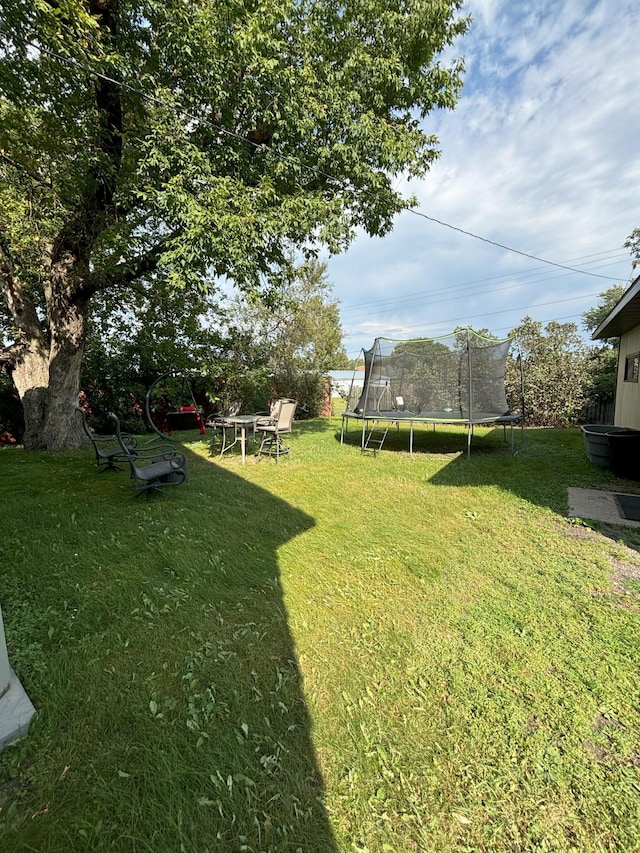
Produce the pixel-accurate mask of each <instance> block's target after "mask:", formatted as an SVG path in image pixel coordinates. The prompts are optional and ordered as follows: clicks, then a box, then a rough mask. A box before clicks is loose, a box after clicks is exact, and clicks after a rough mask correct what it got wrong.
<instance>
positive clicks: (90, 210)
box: [0, 0, 467, 448]
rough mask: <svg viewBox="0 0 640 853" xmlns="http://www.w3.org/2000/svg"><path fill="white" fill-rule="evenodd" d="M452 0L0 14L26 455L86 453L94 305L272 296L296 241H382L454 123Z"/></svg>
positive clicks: (7, 358)
mask: <svg viewBox="0 0 640 853" xmlns="http://www.w3.org/2000/svg"><path fill="white" fill-rule="evenodd" d="M460 5H461V0H437V2H436V0H346V2H340V3H337V2H333V0H326V2H321V3H318V2H317V0H228V2H224V3H221V2H218V1H217V0H190V2H184V0H5V2H4V3H3V4H2V11H1V12H0V44H1V45H2V47H0V59H1V62H0V210H1V220H0V290H1V292H2V294H3V296H4V310H5V314H4V326H3V337H4V344H5V345H6V346H5V351H4V354H3V355H2V361H3V364H4V366H5V368H6V369H7V370H8V371H9V372H10V374H11V376H12V378H13V381H14V383H15V386H16V388H17V390H18V393H19V395H20V398H21V400H22V403H23V407H24V414H25V427H26V429H25V436H24V443H25V446H27V447H32V448H33V447H47V448H58V447H69V446H74V445H75V444H76V443H78V442H79V441H80V436H79V435H78V434H77V433H76V431H75V427H74V423H75V420H74V419H73V418H72V417H71V413H72V411H73V407H74V405H75V403H76V398H77V393H78V387H79V376H80V369H81V363H82V358H83V350H84V343H85V334H86V324H87V318H88V317H89V315H90V310H91V304H92V300H93V299H94V298H95V297H96V295H97V294H101V295H102V296H107V297H109V298H111V299H113V300H114V301H117V295H118V293H119V292H121V291H122V289H123V288H129V287H133V286H135V285H136V284H137V283H138V282H140V281H144V282H146V283H147V284H148V283H154V282H162V283H163V284H166V285H169V286H171V287H173V288H184V289H185V292H189V290H190V289H193V288H203V287H205V286H206V285H207V283H210V282H211V281H214V280H215V279H216V277H221V276H226V277H228V278H231V279H232V280H233V281H234V282H235V283H236V285H238V286H239V287H241V288H244V289H245V290H250V289H252V288H259V287H263V288H267V289H268V288H273V287H277V286H278V282H279V275H280V272H281V271H282V270H283V269H284V268H285V267H286V266H287V250H288V247H289V246H290V245H294V246H298V247H301V248H310V247H311V246H312V245H313V243H316V244H318V243H322V244H324V245H326V246H328V248H329V249H330V251H333V252H336V251H340V250H341V249H343V248H344V247H345V246H346V245H347V244H348V242H349V240H350V238H351V236H352V234H353V230H354V228H356V227H360V228H362V229H364V230H365V231H366V232H368V233H369V234H376V235H383V234H384V233H385V232H387V231H388V230H389V229H390V228H391V225H392V220H393V217H394V215H395V214H396V213H397V212H398V211H400V210H401V209H403V208H404V207H406V206H407V205H408V204H409V203H410V201H411V200H407V199H403V198H401V197H400V196H399V195H398V193H397V192H396V191H394V188H393V179H394V176H396V175H398V174H399V173H406V174H408V175H409V176H422V175H424V174H425V173H426V172H427V170H428V168H429V165H430V164H431V162H432V161H433V159H434V158H435V157H436V156H437V140H436V139H435V138H434V137H433V136H430V135H428V134H427V133H426V132H425V131H424V130H423V129H422V125H421V119H423V118H425V116H426V115H427V114H428V113H429V112H430V111H431V110H432V109H434V108H436V107H443V108H453V107H454V106H455V102H456V98H457V95H458V92H459V88H460V85H461V73H462V63H461V61H460V60H452V61H451V62H450V63H443V61H441V59H440V56H441V53H442V51H443V50H444V49H445V48H446V47H448V46H449V45H451V44H452V43H453V42H454V40H455V39H456V37H457V36H458V35H459V34H461V33H462V32H464V30H465V29H466V27H467V20H466V19H464V18H461V17H460V16H459V14H458V12H459V7H460Z"/></svg>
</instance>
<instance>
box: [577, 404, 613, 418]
mask: <svg viewBox="0 0 640 853" xmlns="http://www.w3.org/2000/svg"><path fill="white" fill-rule="evenodd" d="M614 412H615V400H598V401H597V402H596V403H588V404H587V405H586V406H584V407H583V409H582V412H581V413H580V422H581V423H583V424H612V423H613V417H614Z"/></svg>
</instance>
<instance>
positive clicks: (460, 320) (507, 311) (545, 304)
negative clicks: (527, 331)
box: [345, 293, 599, 338]
mask: <svg viewBox="0 0 640 853" xmlns="http://www.w3.org/2000/svg"><path fill="white" fill-rule="evenodd" d="M598 295H599V294H597V293H583V294H581V295H580V296H570V297H568V298H567V299H555V300H552V301H551V302H538V303H536V304H535V305H529V306H525V307H523V308H505V309H503V310H500V311H488V312H486V313H484V314H472V315H471V316H467V317H456V318H454V319H448V320H439V321H438V322H439V324H440V325H444V324H448V325H449V326H451V325H453V324H455V323H467V322H468V321H469V320H477V319H478V318H479V317H493V316H495V315H497V314H511V313H512V312H514V311H529V310H531V309H532V308H546V307H548V306H549V305H560V304H562V303H563V302H575V301H576V300H578V299H591V298H593V297H595V296H598ZM429 325H432V324H430V323H421V324H419V325H417V326H405V331H407V332H411V331H416V330H418V329H424V328H425V326H429ZM345 337H346V338H352V337H355V335H354V334H347V335H345Z"/></svg>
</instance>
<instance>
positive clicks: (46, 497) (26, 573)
mask: <svg viewBox="0 0 640 853" xmlns="http://www.w3.org/2000/svg"><path fill="white" fill-rule="evenodd" d="M187 453H188V455H189V465H190V483H189V485H188V486H186V487H184V486H183V487H179V488H175V489H173V488H172V489H168V490H167V491H166V493H164V494H163V495H162V496H159V497H158V499H152V500H150V501H147V500H145V499H144V498H142V499H140V498H134V497H133V495H132V493H131V486H130V483H129V480H128V477H127V474H126V473H125V472H121V473H115V474H105V475H101V476H100V477H98V476H97V475H96V473H95V470H94V471H92V470H91V469H90V463H89V461H88V460H89V456H88V455H87V456H86V457H85V456H83V455H82V454H75V455H73V454H68V455H65V456H64V459H63V456H61V455H57V456H56V455H54V456H46V455H44V454H42V455H33V456H28V455H26V454H24V453H23V454H21V455H20V457H19V459H20V464H19V465H11V463H10V461H9V460H8V457H7V456H6V455H4V456H3V457H2V458H0V468H2V469H3V474H4V476H3V477H1V478H0V495H2V494H3V493H4V499H5V500H8V501H11V500H12V495H14V496H17V495H18V494H20V493H24V490H27V491H28V493H29V498H28V506H29V507H30V508H31V512H30V516H29V517H27V516H25V513H21V512H18V513H16V514H15V515H14V516H13V517H12V518H11V519H9V520H8V524H7V526H6V529H5V532H4V538H3V545H2V548H1V549H0V555H1V556H2V566H3V567H4V568H3V570H2V574H0V595H1V596H2V604H3V612H4V616H5V627H6V633H7V641H8V644H9V653H10V657H11V660H12V664H13V666H14V669H16V671H17V672H19V674H20V677H21V679H22V681H23V683H24V685H25V687H26V689H27V691H28V693H29V695H30V697H31V699H32V701H33V702H34V704H35V705H36V708H37V709H39V718H38V719H37V720H36V722H35V723H34V725H33V726H32V731H31V733H30V735H29V736H28V737H27V738H26V739H25V740H23V741H21V742H19V743H18V744H15V745H13V746H11V747H10V748H9V749H7V750H6V751H5V752H4V753H3V754H2V755H0V849H2V850H12V851H22V850H25V851H26V850H29V851H43V853H44V851H46V853H54V851H63V850H64V851H67V850H71V849H72V850H74V851H84V850H87V851H89V850H91V851H95V850H107V849H109V850H111V849H113V850H118V851H119V853H126V851H155V853H163V852H164V851H167V853H169V851H171V853H173V852H174V851H176V853H177V851H185V853H206V851H221V853H222V851H224V853H226V852H227V851H234V850H237V851H273V853H276V852H277V851H296V850H299V849H300V850H304V851H305V852H306V853H314V851H317V853H332V851H335V850H336V844H335V841H334V837H333V833H332V829H331V826H330V823H329V820H328V816H327V814H326V811H325V808H324V804H323V781H322V777H321V773H320V770H319V767H318V763H317V760H316V757H315V752H314V746H313V742H312V738H311V721H310V717H309V714H308V711H307V707H306V704H305V699H304V695H303V685H302V681H301V674H300V671H299V668H298V664H297V660H296V650H295V645H294V641H293V638H292V636H291V633H290V631H289V627H288V623H287V611H286V605H285V603H284V600H283V590H282V586H281V583H280V577H279V567H278V549H279V548H280V547H281V546H282V545H283V544H284V543H286V542H287V541H289V540H290V539H291V538H293V537H295V536H298V535H301V534H303V533H304V532H305V531H306V530H309V529H310V528H311V527H312V526H313V520H312V519H311V518H310V517H309V516H307V515H306V514H304V513H303V512H301V511H299V510H297V509H295V508H294V507H292V506H290V505H288V504H287V503H285V502H283V501H282V500H280V499H278V498H276V497H274V496H273V495H272V494H269V493H268V492H266V491H264V490H263V489H260V488H258V487H256V486H255V485H252V484H251V483H248V482H246V481H245V480H243V479H242V478H240V477H238V476H236V475H234V474H233V473H231V472H230V471H228V470H225V469H224V468H223V467H222V466H219V465H216V464H215V463H213V462H211V461H208V460H206V459H203V458H201V457H198V456H195V455H194V454H193V453H191V452H189V450H188V448H187ZM16 458H18V457H16ZM61 460H63V461H64V464H63V466H62V467H61ZM2 463H4V464H2ZM61 470H62V474H61ZM54 477H55V481H56V489H55V490H51V489H50V488H49V486H48V484H49V483H50V482H51V481H52V479H53V478H54ZM28 515H29V514H28ZM9 566H11V573H10V574H9V573H8V572H7V568H8V567H9Z"/></svg>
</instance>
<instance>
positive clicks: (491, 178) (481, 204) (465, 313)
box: [329, 0, 640, 351]
mask: <svg viewBox="0 0 640 853" xmlns="http://www.w3.org/2000/svg"><path fill="white" fill-rule="evenodd" d="M468 11H470V12H471V14H472V15H473V18H474V23H473V24H472V27H471V30H470V32H469V34H468V35H467V36H466V37H465V40H464V43H463V44H462V45H460V49H461V50H462V52H464V53H465V54H466V56H467V68H468V73H467V84H466V86H465V90H464V91H463V95H462V98H461V100H460V103H459V105H458V107H457V108H456V110H455V111H453V112H450V113H439V114H437V115H431V116H429V117H428V118H427V120H426V122H425V126H426V128H427V130H428V131H429V132H435V133H436V134H437V135H438V137H439V139H440V142H441V148H442V157H441V159H440V160H439V161H438V162H437V163H436V164H435V165H434V167H433V169H432V171H431V173H430V175H429V176H428V177H427V178H426V179H425V180H424V181H422V182H419V183H416V182H413V183H412V184H410V185H407V187H406V189H407V192H412V193H415V194H416V195H417V197H418V198H419V200H420V207H419V210H420V211H422V212H424V213H425V214H427V215H428V216H430V217H434V218H436V219H439V220H442V221H443V222H447V223H449V224H451V225H453V226H456V227H458V228H461V229H464V230H466V231H471V232H474V233H476V234H478V235H481V236H483V237H486V238H488V239H490V240H493V241H495V242H498V243H502V244H505V245H508V246H512V247H515V248H517V249H520V250H522V251H523V252H527V253H530V254H532V255H536V256H538V257H543V258H548V259H550V260H554V261H557V262H561V263H566V262H568V261H570V263H568V265H569V266H582V265H583V264H584V263H586V262H585V261H580V260H578V259H580V258H584V257H585V256H587V255H595V254H596V253H605V252H606V253H608V254H602V255H601V256H600V261H599V263H596V261H597V260H598V259H594V260H593V263H592V268H593V269H594V271H596V272H598V273H599V274H601V275H610V276H612V277H614V278H615V279H617V280H618V281H625V280H626V279H627V278H628V276H629V273H630V271H631V263H630V258H629V256H628V254H626V253H625V251H624V250H622V248H621V247H622V243H623V242H624V240H625V238H626V236H627V235H628V234H629V233H630V232H631V231H632V230H633V228H634V227H636V226H638V225H640V219H639V217H638V196H639V192H640V153H639V152H638V145H637V140H638V137H639V136H640V116H638V112H637V108H636V103H637V92H638V91H640V63H638V61H637V44H638V40H639V36H640V15H639V13H638V12H637V11H636V9H635V6H634V5H632V4H631V3H630V2H626V1H624V2H614V0H598V2H592V3H585V2H583V3H576V2H575V0H566V2H535V3H533V2H532V3H513V2H512V0H471V2H469V4H468ZM618 250H619V251H618ZM536 267H539V268H540V272H538V273H537V274H536V275H535V277H533V276H531V274H530V273H528V274H523V273H522V272H521V271H523V270H531V269H532V268H536ZM507 272H508V273H510V274H511V276H512V278H511V280H510V283H511V286H510V287H509V289H507V288H506V287H505V285H506V284H508V283H509V282H508V281H507V280H506V279H504V278H502V276H504V274H505V273H507ZM329 275H330V278H331V280H332V281H333V283H334V288H335V293H336V296H337V297H338V298H339V299H340V300H341V302H342V304H343V325H344V326H345V329H346V330H347V332H348V333H350V335H351V336H350V337H349V338H348V339H347V344H348V349H349V350H350V351H353V350H357V349H358V348H359V347H360V346H361V345H363V344H367V345H368V344H369V343H370V340H369V338H370V337H374V336H375V335H376V334H389V333H390V330H391V329H395V330H399V329H402V330H405V331H406V332H407V333H409V334H415V333H419V334H432V333H436V332H435V330H436V328H437V327H441V325H442V323H444V322H446V321H448V320H454V319H455V320H456V321H458V322H467V320H465V317H467V318H468V322H469V323H471V324H472V325H474V326H480V325H481V326H487V327H489V328H491V329H492V330H496V331H498V329H501V330H508V329H509V328H511V327H513V326H515V325H517V323H518V322H519V320H520V319H521V318H522V317H524V316H525V315H526V314H531V315H532V316H534V317H535V318H536V319H541V320H543V321H544V322H546V321H548V320H550V319H554V318H556V319H561V318H564V317H567V316H573V317H575V319H576V321H578V322H579V318H580V314H581V313H582V312H583V311H584V310H586V309H587V308H588V307H591V306H592V305H594V304H595V302H596V301H597V298H596V297H595V296H594V294H597V293H600V292H602V291H603V290H605V289H606V288H607V287H608V286H610V284H613V283H614V282H613V281H611V282H607V281H606V280H605V279H597V278H589V277H587V276H584V275H579V274H570V273H564V272H562V271H559V270H555V269H554V268H553V267H543V266H541V265H540V264H536V263H535V262H534V261H531V260H529V259H527V258H524V257H520V256H518V255H514V254H511V253H507V252H505V251H504V250H502V249H499V248H497V247H492V246H490V245H488V244H486V243H483V242H481V241H479V240H474V239H472V238H471V237H467V236H464V235H462V234H460V233H458V232H456V231H453V230H451V229H448V228H445V227H443V226H441V225H437V224H435V223H433V222H430V221H427V220H425V219H422V218H419V217H417V216H415V215H412V214H408V213H407V214H403V215H402V216H400V217H399V218H398V220H397V224H396V228H395V229H394V232H393V233H392V234H391V235H389V236H388V237H386V238H385V239H384V240H370V239H368V238H367V237H365V236H361V237H359V238H358V239H357V240H356V242H355V244H354V245H353V247H352V248H351V249H350V250H349V252H347V253H346V254H345V255H343V256H341V257H338V258H334V259H331V260H330V262H329ZM527 276H528V277H527ZM479 279H483V280H484V281H483V283H482V284H480V285H476V287H475V290H474V289H469V288H470V287H472V286H470V285H469V284H468V282H473V281H477V280H479ZM519 282H521V283H520V284H519ZM443 287H444V288H446V292H445V293H443V292H442V288H443ZM406 294H413V296H411V297H410V298H403V297H405V295H406ZM415 294H419V296H415ZM576 296H578V297H580V298H579V299H575V297H576ZM383 299H385V300H387V301H385V302H381V301H380V300H383ZM567 300H571V301H567ZM554 301H555V303H556V304H555V305H554V304H551V305H545V306H543V307H539V308H536V307H535V306H536V305H537V304H539V303H544V302H554ZM507 310H509V313H505V312H507ZM365 322H366V327H364V326H363V325H362V324H364V323H365ZM418 327H420V329H421V331H419V332H418V331H417V329H418ZM411 329H415V330H416V331H415V332H411ZM438 331H443V329H442V328H439V329H438ZM444 331H446V329H445V330H444Z"/></svg>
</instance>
